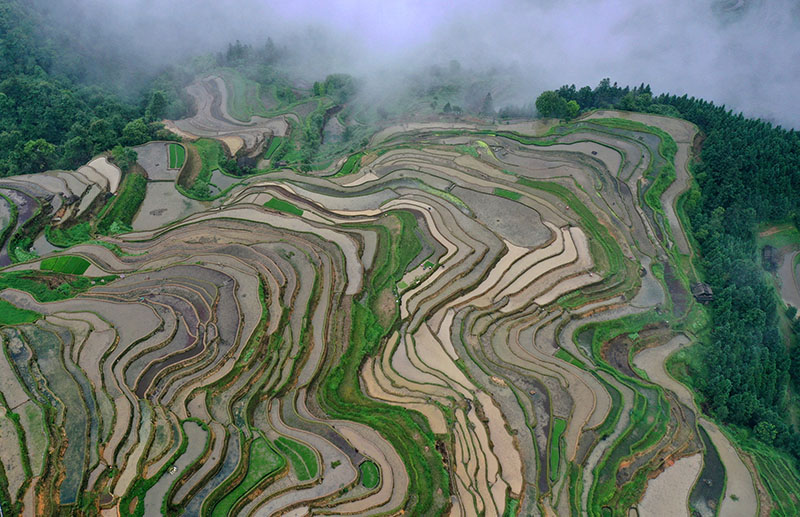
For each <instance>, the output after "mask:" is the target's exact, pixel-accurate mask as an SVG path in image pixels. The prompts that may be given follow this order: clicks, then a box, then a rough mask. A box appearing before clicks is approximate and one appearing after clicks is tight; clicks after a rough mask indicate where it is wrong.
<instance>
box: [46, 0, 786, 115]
mask: <svg viewBox="0 0 800 517" xmlns="http://www.w3.org/2000/svg"><path fill="white" fill-rule="evenodd" d="M36 1H37V2H38V3H40V4H41V5H42V8H44V9H46V11H47V12H48V14H49V16H51V17H53V18H54V19H59V20H60V23H61V24H62V25H63V26H65V27H66V28H68V30H70V31H73V33H74V35H75V38H77V39H78V40H80V41H81V42H82V43H83V45H84V46H85V47H87V49H89V50H91V49H93V48H95V49H97V51H98V52H105V53H108V52H112V51H113V52H119V53H121V54H124V55H126V56H128V58H129V59H131V60H136V61H137V62H140V63H142V64H143V66H146V67H153V68H155V67H158V66H163V65H166V64H169V63H171V62H174V61H176V60H180V59H186V58H187V57H189V56H192V55H197V54H202V53H207V52H216V51H219V50H221V49H223V48H224V47H225V46H226V45H227V44H228V43H230V42H232V41H235V40H237V39H239V40H241V41H242V42H246V43H252V44H254V45H261V44H263V43H264V42H265V41H266V38H267V37H271V38H272V39H273V40H274V41H275V42H276V43H277V44H278V45H280V46H285V47H287V48H288V49H289V50H290V51H291V52H292V56H293V59H292V61H293V63H294V65H295V69H296V71H297V72H298V73H300V74H301V75H304V76H306V77H308V78H311V79H314V78H323V77H324V76H325V75H326V74H327V73H330V72H348V73H351V74H353V75H356V76H358V77H361V78H364V80H365V84H367V85H368V89H371V91H373V92H380V91H381V90H384V89H388V88H391V87H393V86H395V85H397V84H398V82H399V79H400V78H402V77H406V76H407V75H408V74H411V73H413V72H414V71H415V70H421V69H423V68H424V67H427V66H430V65H433V64H440V65H443V66H447V64H448V63H449V62H450V61H451V60H453V59H455V60H458V61H459V62H460V63H461V65H462V67H464V68H465V69H468V70H476V71H478V70H489V69H495V70H500V71H502V75H503V77H504V78H511V79H509V80H510V82H508V80H507V82H506V84H505V87H504V88H503V89H501V91H500V97H499V98H498V97H496V105H502V103H504V102H505V103H509V102H513V103H529V102H531V101H532V100H533V99H535V98H536V96H537V95H538V94H539V93H540V92H541V91H542V90H545V89H555V88H557V87H559V86H561V85H562V84H573V83H574V84H576V85H578V86H579V87H580V86H582V85H586V84H588V85H591V86H595V85H596V84H597V83H598V82H599V81H600V79H602V78H603V77H610V78H611V79H612V82H613V81H616V82H618V83H620V84H621V85H623V84H630V85H638V84H640V83H643V82H644V83H649V84H650V85H651V86H652V89H653V92H654V93H658V92H670V93H675V94H684V93H686V94H689V95H690V96H696V97H703V98H705V99H708V100H713V101H714V102H715V103H717V104H725V105H727V106H728V107H730V108H732V109H734V111H743V112H744V113H745V114H747V115H749V116H760V117H762V118H766V119H768V120H771V121H773V122H776V123H780V124H783V125H784V126H793V127H800V100H798V95H797V93H796V92H797V91H798V89H800V88H798V85H797V82H798V80H799V79H800V3H797V2H794V1H792V0H713V1H712V0H691V1H690V0H672V1H670V2H664V1H663V0H659V1H656V0H638V1H636V2H625V1H622V0H598V1H590V0H558V1H556V0H538V1H536V0H528V1H526V0H497V1H486V0H482V1H477V0H465V1H460V2H450V1H435V0H428V1H425V0H405V1H403V0H379V1H376V0H371V1H356V0H350V1H348V0H338V1H330V2H324V3H323V2H319V1H314V0H292V1H285V2H269V1H265V0H228V1H225V0H170V1H168V2H167V1H157V0H36ZM498 101H499V102H498Z"/></svg>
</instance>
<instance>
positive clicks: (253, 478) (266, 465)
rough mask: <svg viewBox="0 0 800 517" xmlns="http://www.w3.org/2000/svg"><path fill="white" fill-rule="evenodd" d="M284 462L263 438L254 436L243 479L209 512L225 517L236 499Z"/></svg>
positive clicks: (240, 497)
mask: <svg viewBox="0 0 800 517" xmlns="http://www.w3.org/2000/svg"><path fill="white" fill-rule="evenodd" d="M285 464H286V463H285V462H284V460H283V458H281V456H280V454H278V453H277V452H275V450H274V449H273V448H272V447H271V446H270V445H269V442H268V441H267V440H265V439H264V438H256V439H255V440H253V442H252V443H251V444H250V457H249V461H248V462H247V465H248V467H247V474H245V477H244V479H242V481H241V482H240V483H239V484H238V485H236V487H235V488H233V489H231V490H230V491H229V492H228V493H227V494H226V495H225V497H223V498H222V500H220V501H219V503H217V505H216V506H214V511H213V512H212V513H211V515H212V516H214V517H226V516H227V515H228V514H229V513H230V512H231V510H232V509H233V507H234V505H235V504H236V502H237V501H239V500H240V499H242V498H243V497H244V496H246V495H247V494H248V493H250V492H251V491H252V490H253V489H254V488H256V487H258V486H259V485H260V484H261V482H262V481H263V480H265V479H266V478H267V477H268V476H270V475H272V474H274V473H275V472H277V471H278V470H280V468H281V467H283V466H284V465H285Z"/></svg>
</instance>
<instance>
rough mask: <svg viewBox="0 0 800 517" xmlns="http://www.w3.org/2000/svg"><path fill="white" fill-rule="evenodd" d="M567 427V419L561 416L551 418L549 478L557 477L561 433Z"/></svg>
mask: <svg viewBox="0 0 800 517" xmlns="http://www.w3.org/2000/svg"><path fill="white" fill-rule="evenodd" d="M566 428H567V421H566V420H564V419H563V418H554V419H553V430H552V432H551V433H550V480H551V481H556V480H557V479H558V468H559V464H560V462H561V435H562V434H564V430H565V429H566Z"/></svg>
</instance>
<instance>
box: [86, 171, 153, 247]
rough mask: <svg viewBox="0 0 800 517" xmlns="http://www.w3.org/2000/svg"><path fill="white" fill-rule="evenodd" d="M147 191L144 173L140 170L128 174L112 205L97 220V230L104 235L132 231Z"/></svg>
mask: <svg viewBox="0 0 800 517" xmlns="http://www.w3.org/2000/svg"><path fill="white" fill-rule="evenodd" d="M146 192H147V179H146V178H145V177H144V176H143V175H142V174H139V173H138V172H130V173H128V174H126V175H125V179H123V180H122V186H121V187H120V189H119V193H118V194H117V196H116V197H115V198H114V200H113V201H112V202H111V206H110V207H109V208H108V209H107V210H106V211H105V213H104V214H103V216H102V217H101V218H100V219H99V220H98V221H97V231H98V232H99V233H101V234H104V235H114V234H117V233H124V232H129V231H131V229H132V228H131V224H132V223H133V219H134V217H136V212H138V211H139V206H141V204H142V201H144V196H145V194H146Z"/></svg>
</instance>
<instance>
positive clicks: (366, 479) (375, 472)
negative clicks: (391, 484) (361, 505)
mask: <svg viewBox="0 0 800 517" xmlns="http://www.w3.org/2000/svg"><path fill="white" fill-rule="evenodd" d="M358 470H359V471H360V472H361V484H362V485H364V487H365V488H369V489H370V490H371V489H373V488H375V487H376V486H378V483H380V481H381V473H380V470H379V469H378V466H377V465H376V464H375V462H373V461H370V460H366V461H363V462H361V465H359V466H358Z"/></svg>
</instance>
